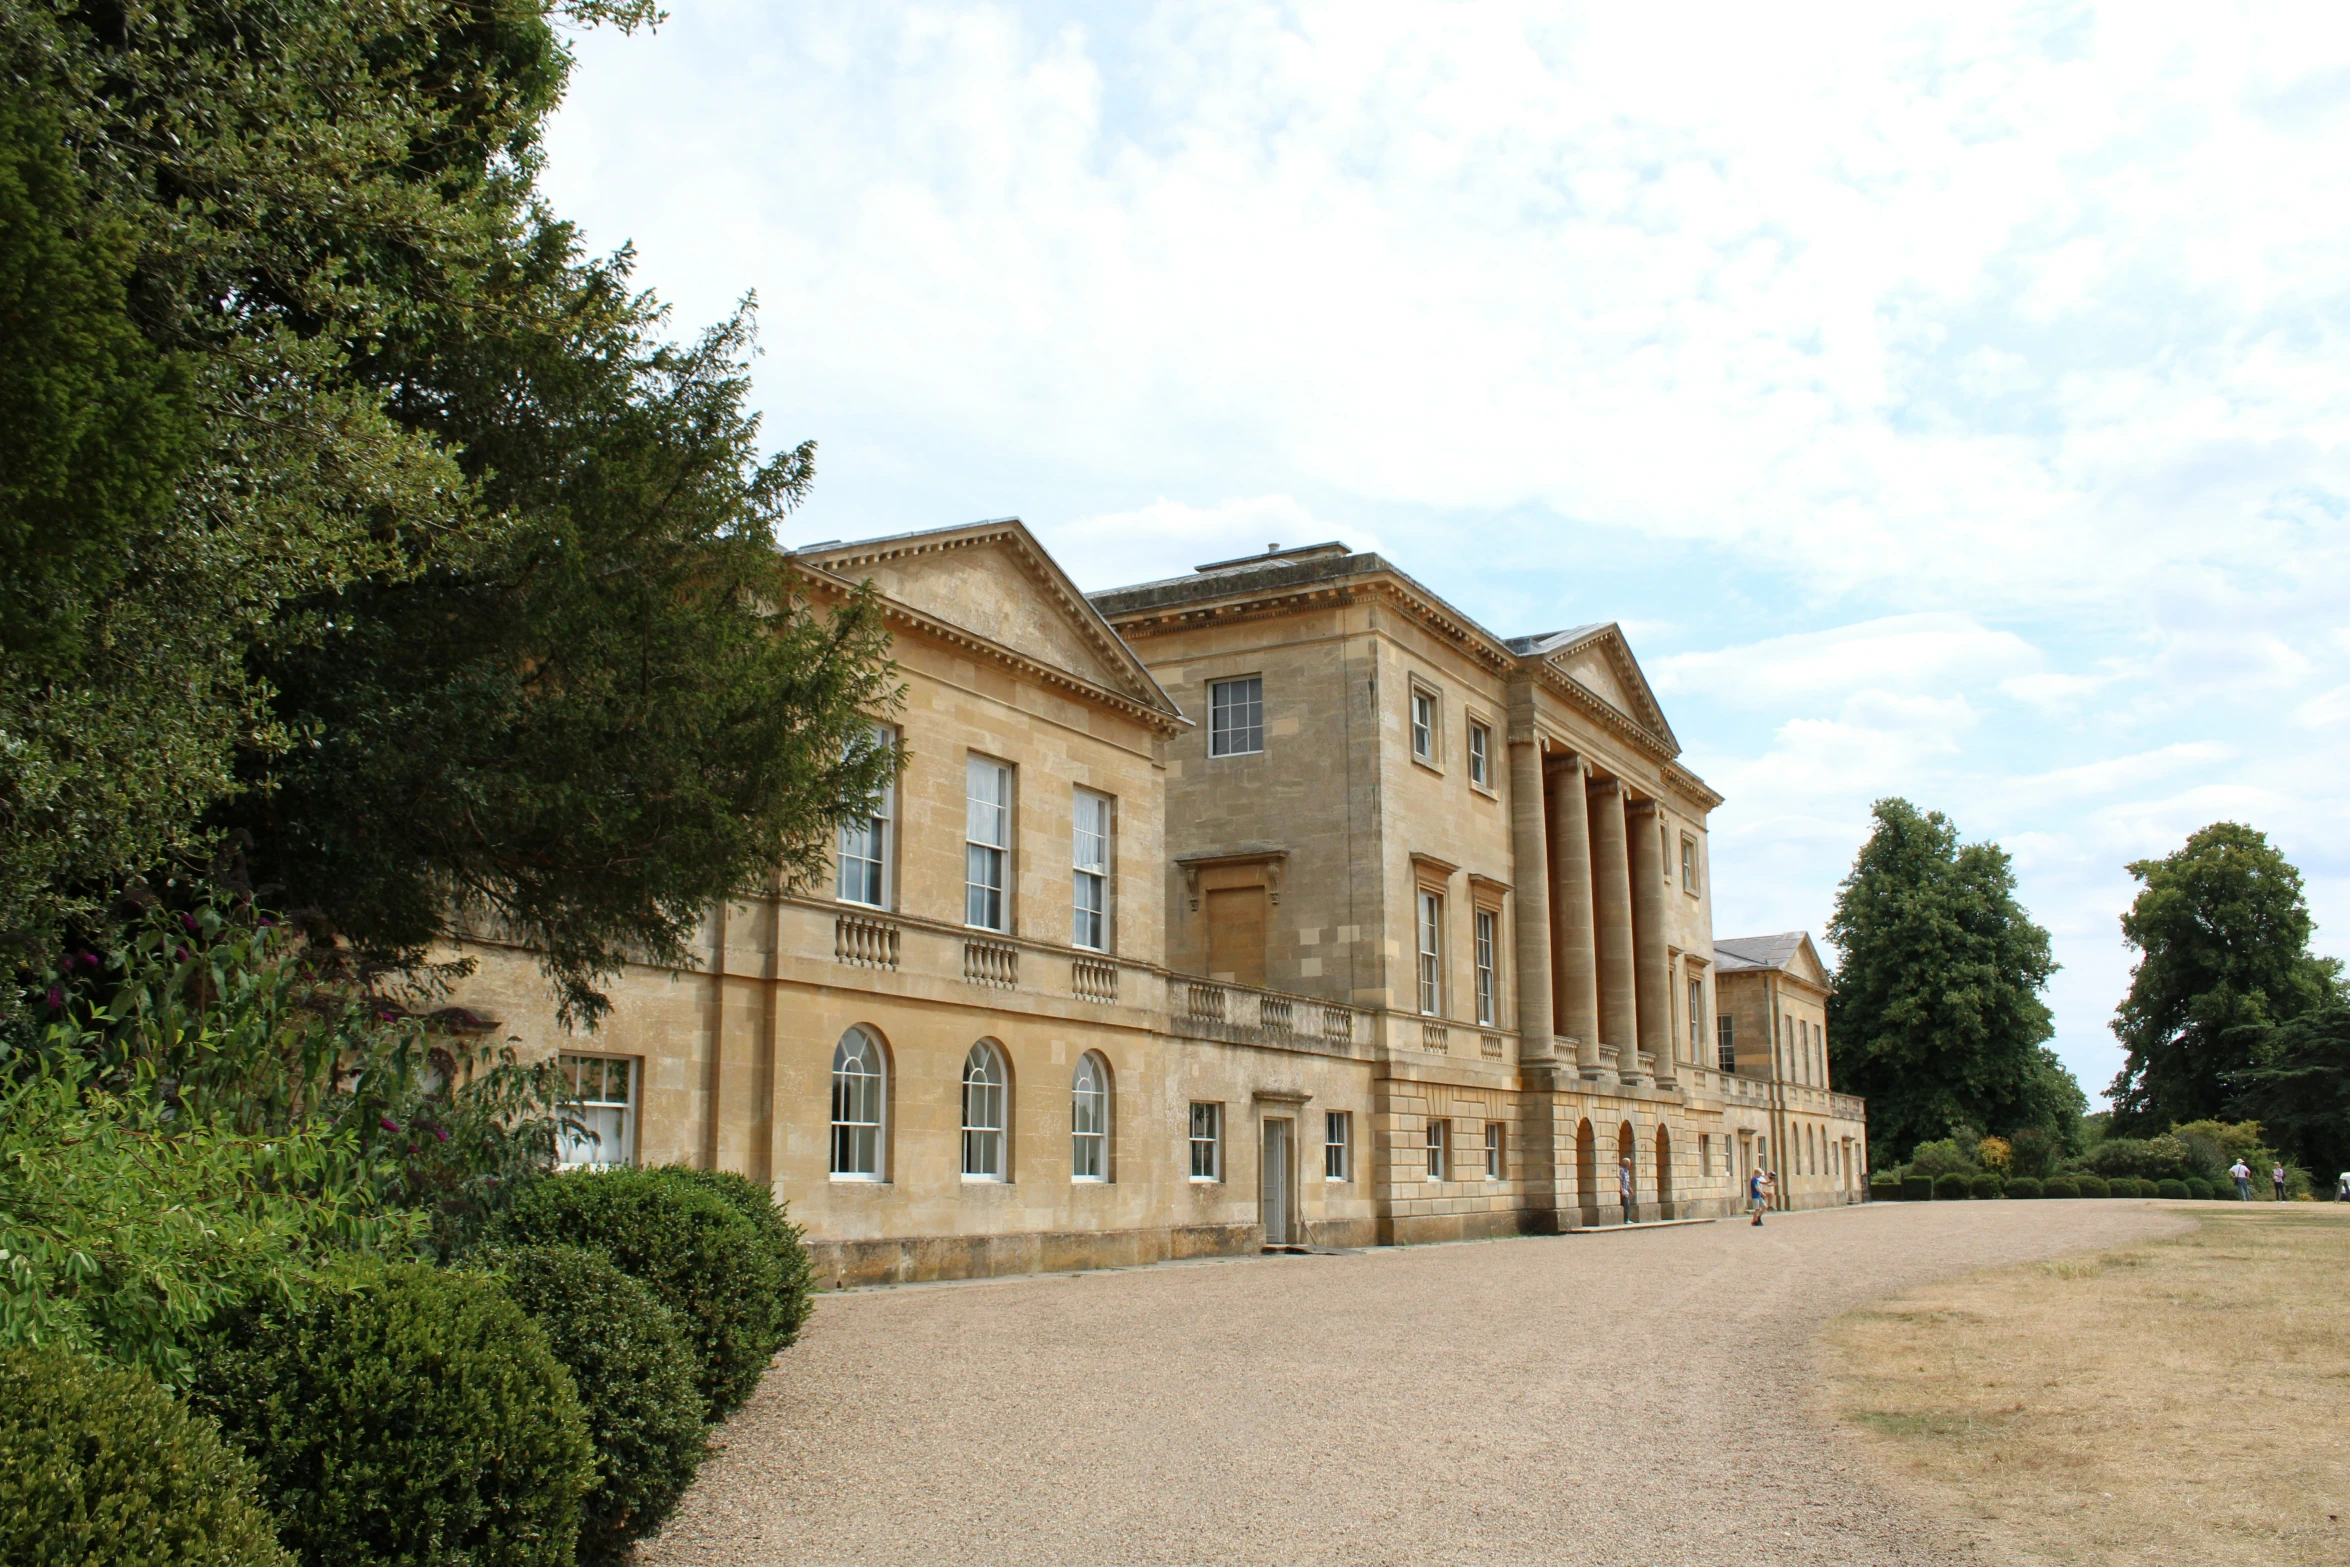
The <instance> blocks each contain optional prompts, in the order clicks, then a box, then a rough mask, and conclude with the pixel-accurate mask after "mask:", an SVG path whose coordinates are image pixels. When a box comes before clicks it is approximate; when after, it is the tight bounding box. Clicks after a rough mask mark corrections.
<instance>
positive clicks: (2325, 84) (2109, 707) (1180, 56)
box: [547, 0, 2350, 1097]
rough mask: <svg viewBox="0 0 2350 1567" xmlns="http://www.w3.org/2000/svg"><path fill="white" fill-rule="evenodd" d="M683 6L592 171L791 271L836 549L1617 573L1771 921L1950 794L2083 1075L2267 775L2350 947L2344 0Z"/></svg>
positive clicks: (2112, 1062)
mask: <svg viewBox="0 0 2350 1567" xmlns="http://www.w3.org/2000/svg"><path fill="white" fill-rule="evenodd" d="M670 3H671V6H672V11H673V15H672V16H671V18H670V20H669V21H668V22H667V23H666V24H665V25H664V26H663V27H662V28H661V29H660V30H659V31H658V32H657V33H655V34H653V35H650V36H646V35H642V34H640V35H638V36H636V37H634V38H621V37H618V36H606V35H595V36H590V37H588V38H586V39H584V40H583V41H582V43H581V46H580V55H581V62H582V69H581V72H580V75H579V78H578V81H577V83H576V85H575V88H574V91H573V95H572V98H571V101H570V103H569V105H568V106H567V107H566V109H565V110H564V112H563V114H562V116H561V118H560V120H559V121H558V123H557V125H556V128H555V131H554V135H553V138H552V148H551V151H552V163H551V166H550V168H549V170H548V176H547V185H548V188H549V190H550V191H551V193H552V195H553V197H554V200H555V202H556V205H557V207H558V208H559V209H560V210H561V211H562V212H564V213H565V214H566V215H568V216H571V217H573V218H575V219H577V220H579V221H580V222H581V223H582V224H583V225H584V226H585V228H586V230H587V232H588V237H589V239H590V241H591V243H593V244H596V245H597V246H599V247H609V246H612V245H617V244H619V243H621V242H622V241H624V240H633V241H634V242H635V244H636V246H637V249H638V251H639V254H640V257H641V269H640V274H639V275H640V278H641V280H642V281H643V282H644V283H646V284H648V285H649V286H651V287H653V288H654V289H656V290H657V291H658V292H659V293H660V294H661V295H662V296H663V297H664V298H666V299H668V300H670V301H671V302H673V303H674V305H675V306H676V309H677V312H678V320H679V324H680V327H681V329H683V328H687V327H691V326H695V325H698V324H700V323H703V322H706V321H709V320H711V319H714V318H716V317H718V316H720V315H722V314H723V313H725V312H726V310H727V309H728V308H729V307H730V305H731V304H732V302H733V301H734V300H735V299H736V298H737V297H738V296H740V295H742V294H743V293H745V292H746V291H751V290H756V292H757V295H758V298H759V303H760V310H761V320H762V322H763V340H764V345H765V357H764V358H763V359H762V361H761V363H760V367H759V375H758V400H759V403H760V406H761V407H762V409H763V410H764V411H765V414H766V419H767V430H768V434H769V436H770V438H771V439H772V440H774V441H775V442H776V443H778V444H785V443H789V442H794V441H797V440H800V439H802V438H804V437H813V438H814V439H815V440H816V441H817V442H818V443H819V446H820V453H819V459H818V462H819V472H820V480H819V485H818V490H817V495H816V498H815V500H814V502H813V503H812V504H811V505H810V506H809V507H808V508H807V509H806V511H805V512H803V513H802V514H801V515H800V516H799V517H797V518H796V519H795V520H794V528H793V533H792V537H791V538H790V539H788V540H787V542H805V541H809V540H815V539H824V538H832V537H851V538H853V537H857V536H860V535H865V534H873V533H885V532H891V531H896V530H900V529H905V528H912V527H920V526H928V525H935V524H945V523H953V522H961V521H968V520H971V519H975V518H980V517H990V516H1003V515H1018V516H1020V517H1023V518H1025V519H1026V520H1027V521H1028V523H1029V524H1030V525H1031V526H1032V527H1034V528H1035V529H1036V531H1037V532H1038V533H1039V534H1040V535H1041V536H1042V537H1043V538H1044V540H1045V541H1046V543H1047V544H1048V545H1049V546H1050V547H1051V548H1053V549H1054V550H1055V551H1056V552H1057V553H1058V554H1059V555H1060V556H1061V558H1062V559H1063V561H1064V562H1065V563H1066V564H1067V565H1068V566H1069V568H1070V570H1071V571H1072V573H1073V574H1074V575H1075V576H1076V577H1077V579H1078V581H1079V582H1080V583H1081V584H1083V585H1084V586H1087V587H1108V586H1113V585H1116V584H1119V583H1123V582H1130V581H1140V580H1145V579H1147V578H1150V577H1153V576H1160V575H1166V574H1170V573H1174V572H1179V571H1183V570H1187V569H1188V568H1189V567H1191V566H1192V565H1194V564H1195V563H1197V562H1200V561H1204V560H1210V559H1214V558H1217V557H1220V556H1224V555H1230V554H1236V553H1243V552H1247V551H1250V550H1256V549H1262V548H1263V547H1264V546H1265V545H1267V544H1268V543H1272V542H1280V543H1283V544H1302V543H1309V542H1314V541H1318V540H1322V539H1327V538H1340V539H1345V540H1347V541H1348V542H1350V543H1352V544H1355V545H1357V546H1359V547H1376V548H1378V549H1381V550H1383V551H1386V552H1388V553H1389V554H1390V555H1391V556H1392V557H1393V558H1394V559H1395V560H1397V561H1398V562H1399V563H1401V564H1402V565H1403V566H1404V567H1405V569H1407V570H1409V571H1411V572H1412V573H1413V574H1415V575H1416V576H1418V577H1419V578H1420V579H1421V580H1422V581H1423V582H1426V583H1428V584H1429V585H1430V586H1431V587H1433V588H1435V589H1436V590H1437V591H1438V592H1440V593H1442V594H1444V595H1445V596H1446V597H1448V598H1449V599H1451V600H1452V601H1453V602H1454V603H1455V604H1457V605H1459V606H1460V607H1461V608H1463V609H1465V610H1467V611H1469V612H1470V613H1472V614H1474V615H1476V616H1478V617H1479V618H1480V619H1482V620H1484V621H1485V622H1486V623H1487V624H1488V625H1490V626H1492V627H1493V628H1495V629H1496V630H1499V631H1502V632H1504V633H1505V634H1517V633H1522V632H1531V631H1542V630H1550V629H1554V628H1556V627H1560V626H1564V625H1572V624H1577V623H1580V622H1584V621H1590V620H1618V621H1621V622H1622V623H1623V624H1624V625H1625V627H1626V629H1627V631H1628V632H1629V633H1630V636H1631V639H1632V643H1633V646H1634V648H1635V650H1636V651H1637V652H1638V654H1639V655H1640V657H1641V659H1642V662H1643V664H1644V665H1645V667H1646V668H1647V670H1648V671H1649V674H1650V677H1651V678H1652V679H1653V680H1654V681H1655V682H1656V684H1657V685H1658V687H1659V690H1660V694H1661V695H1662V696H1663V698H1664V700H1665V703H1666V706H1667V710H1668V711H1669V712H1670V713H1671V715H1672V718H1673V721H1674V724H1675V727H1676V728H1677V729H1678V731H1679V732H1680V735H1681V737H1682V740H1683V743H1684V744H1685V745H1687V747H1688V748H1689V749H1688V754H1687V757H1686V760H1687V761H1688V762H1689V763H1690V764H1691V765H1692V766H1694V767H1695V768H1696V769H1697V770H1698V771H1699V772H1700V773H1701V774H1703V775H1704V776H1705V777H1706V778H1707V779H1708V780H1709V781H1710V782H1711V783H1712V784H1713V785H1714V786H1715V787H1716V788H1717V789H1719V790H1720V791H1721V792H1722V793H1723V794H1725V795H1727V796H1728V797H1729V803H1728V804H1727V805H1726V806H1724V807H1723V808H1722V810H1721V811H1720V812H1718V813H1717V814H1716V815H1715V817H1714V823H1713V826H1714V834H1713V836H1714V849H1713V861H1714V866H1715V897H1716V909H1717V914H1716V918H1717V921H1718V926H1717V929H1718V933H1719V934H1722V935H1735V934H1746V933H1752V932H1761V931H1770V930H1781V929H1787V928H1790V927H1796V926H1803V927H1809V928H1811V929H1812V930H1814V931H1817V930H1818V929H1819V928H1820V927H1821V926H1822V925H1823V924H1824V923H1825V921H1826V919H1827V916H1828V911H1829V908H1830V905H1831V902H1832V900H1833V897H1834V893H1835V887H1836V883H1837V880H1838V878H1839V877H1840V876H1842V874H1843V873H1844V871H1845V869H1846V868H1847V867H1848V866H1849V864H1850V862H1851V858H1852V853H1853V850H1854V849H1855V847H1856V846H1857V845H1858V844H1859V842H1860V840H1861V838H1862V837H1863V836H1864V835H1865V832H1866V827H1867V816H1868V807H1869V802H1870V801H1871V800H1873V799H1875V798H1877V797H1879V796H1882V795H1886V794H1902V795H1906V796H1908V797H1909V798H1910V799H1912V800H1915V801H1917V802H1919V803H1920V804H1922V805H1927V806H1934V807H1939V808H1941V809H1943V810H1944V811H1947V812H1948V813H1949V814H1950V815H1951V816H1952V817H1954V818H1955V819H1956V820H1957V822H1958V823H1959V826H1960V828H1961V829H1962V831H1963V832H1964V833H1965V834H1966V835H1967V836H1968V837H1970V838H1984V837H1988V838H1995V839H1997V840H1998V841H1999V842H2000V843H2002V844H2004V845H2005V846H2006V847H2007V848H2008V849H2009V850H2010V851H2012V852H2013V853H2014V855H2015V857H2016V863H2017V866H2018V870H2019V873H2020V877H2021V884H2022V895H2023V898H2024V901H2025V902H2026V904H2027V905H2028V906H2029V907H2030V908H2031V909H2032V911H2033V912H2034V914H2035V915H2036V916H2037V917H2038V918H2039V919H2040V920H2041V922H2042V923H2044V924H2046V925H2047V926H2049V927H2050V929H2051V930H2052V931H2053V932H2054V933H2055V937H2056V949H2057V954H2058V957H2059V959H2060V960H2061V961H2062V962H2063V964H2064V971H2063V973H2061V974H2060V975H2059V976H2058V978H2057V980H2056V982H2055V985H2054V986H2053V988H2052V991H2051V997H2050V999H2051V1002H2052V1004H2053V1005H2054V1007H2055V1010H2056V1015H2057V1040H2056V1044H2057V1048H2058V1049H2059V1051H2060V1052H2061V1053H2062V1054H2063V1056H2064V1057H2065V1059H2066V1061H2067V1062H2068V1063H2069V1064H2070V1065H2071V1066H2072V1067H2073V1069H2074V1070H2075V1071H2076V1072H2078V1073H2079V1075H2080V1077H2081V1079H2082V1081H2083V1083H2084V1085H2085V1086H2086V1087H2088V1089H2089V1090H2090V1092H2091V1094H2092V1096H2093V1097H2094V1096H2095V1095H2096V1094H2097V1092H2098V1091H2099V1090H2100V1089H2102V1088H2103V1087H2104V1086H2105V1085H2106V1083H2107V1082H2109V1081H2110V1079H2111V1078H2112V1076H2113V1073H2114V1071H2115V1069H2116V1068H2117V1067H2118V1065H2119V1059H2120V1058H2119V1052H2118V1050H2117V1049H2116V1047H2115V1045H2114V1043H2113V1039H2112V1036H2111V1034H2110V1033H2109V1032H2108V1030H2107V1021H2108V1019H2109V1017H2110V1016H2111V1013H2112V1009H2113V1005H2114V1002H2115V1000H2116V999H2117V998H2118V997H2119V995H2120V994H2121V991H2122V989H2123V987H2124V986H2125V985H2126V983H2127V976H2128V965H2129V955H2128V953H2127V951H2126V950H2125V949H2124V948H2123V947H2122V945H2121V942H2120V938H2119V934H2118V930H2117V926H2116V918H2117V916H2118V914H2119V913H2120V911H2121V910H2122V908H2123V907H2124V906H2125V905H2126V904H2127V903H2128V901H2129V898H2130V894H2131V888H2132V883H2131V881H2130V879H2129V876H2128V874H2127V872H2126V871H2125V870H2124V869H2123V866H2124V863H2125V862H2126V861H2128V860H2130V859H2133V858H2137V857H2140V856H2146V855H2153V854H2160V853H2164V852H2167V851H2168V850H2170V849H2172V848H2174V847H2176V846H2177V845H2178V843H2179V842H2180V841H2181V840H2182V839H2183V838H2184V837H2185V835H2186V834H2187V833H2188V832H2189V831H2191V830H2192V829H2194V828H2196V827H2198V826H2201V825H2203V824H2204V823H2206V822H2209V821H2212V820H2215V819H2218V818H2221V817H2234V818H2236V819H2239V820H2243V821H2248V822H2251V823H2252V824H2254V825H2255V826H2258V827H2260V828H2262V829H2264V830H2266V831H2267V832H2268V833H2269V834H2270V835H2271V836H2272V837H2273V838H2274V839H2276V840H2277V841H2279V842H2280V843H2281V844H2282V845H2283V846H2284V847H2285V849H2286V850H2287V852H2288V853H2289V854H2290V855H2291V856H2292V857H2293V859H2294V860H2295V861H2296V862H2297V863H2298V864H2299V865H2300V866H2301V867H2302V869H2303V871H2304V872H2305V873H2306V874H2307V876H2308V878H2309V883H2310V893H2311V899H2312V902H2313V904H2314V906H2315V908H2316V911H2317V914H2318V917H2319V920H2320V923H2321V931H2320V938H2319V940H2320V945H2321V947H2322V948H2323V949H2324V950H2326V951H2329V952H2334V953H2338V954H2350V939H2346V938H2350V851H2346V850H2345V847H2344V842H2343V833H2342V824H2343V820H2344V810H2345V806H2346V805H2350V785H2346V783H2345V775H2346V774H2350V609H2346V607H2345V606H2346V604H2350V530H2346V529H2345V526H2344V521H2343V514H2344V507H2345V498H2346V496H2350V451H2346V449H2345V441H2344V437H2345V431H2346V427H2345V414H2346V413H2350V382H2346V381H2345V378H2344V376H2343V374H2342V367H2343V365H2344V362H2345V360H2344V349H2345V346H2346V345H2345V342H2344V339H2345V335H2346V330H2350V265H2346V263H2350V13H2346V12H2344V11H2342V10H2341V9H2340V8H2338V7H2327V6H2319V5H2315V4H2309V5H2302V6H2295V7H2260V6H2249V7H2236V6H2228V5H2222V4H2200V5H2195V6H2180V7H2176V8H2167V7H2162V6H2159V5H2156V4H2153V3H2150V0H2132V3H2130V4H2127V5H2115V6H2110V7H2098V6H2094V5H2069V4H2046V5H2029V6H2014V7H2005V6H1998V5H1986V4H1969V5H1965V6H1951V7H1949V8H1947V9H1946V10H1943V11H1941V12H1934V11H1911V10H1908V9H1906V8H1902V7H1898V6H1888V5H1882V4H1877V5H1868V6H1855V7H1851V8H1849V9H1846V10H1843V11H1841V12H1838V11H1835V10H1833V9H1832V8H1830V7H1827V6H1808V7H1800V8H1797V9H1796V10H1794V11H1789V10H1787V9H1786V8H1783V7H1753V6H1747V7H1731V6H1717V7H1708V8H1702V9H1692V10H1682V11H1675V10H1672V9H1669V8H1665V7H1654V6H1625V5H1620V4H1619V5H1592V6H1571V5H1542V6H1516V5H1511V4H1507V3H1503V0H1478V3H1475V4H1459V5H1428V6H1413V5H1405V4H1366V3H1361V0H1356V3H1350V4H1329V5H1321V4H1295V5H1254V4H1245V3H1234V4H1165V5H1155V6H1154V5H1149V4H1142V3H1136V4H1130V5H1111V6H1103V7H1099V8H1087V7H1082V6H1071V5H1046V4H1039V5H1034V6H1027V7H1020V6H986V5H954V4H945V5H928V6H919V7H912V6H909V7H895V6H888V5H883V4H879V3H874V0H866V3H858V4H831V3H785V0H670ZM1790 18H1793V20H1790Z"/></svg>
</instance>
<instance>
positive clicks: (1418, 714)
mask: <svg viewBox="0 0 2350 1567" xmlns="http://www.w3.org/2000/svg"><path fill="white" fill-rule="evenodd" d="M1412 755H1414V756H1416V757H1418V758H1419V759H1420V760H1421V761H1423V762H1433V761H1435V760H1436V693H1435V692H1433V691H1425V690H1422V689H1421V688H1420V687H1418V686H1414V687H1412Z"/></svg>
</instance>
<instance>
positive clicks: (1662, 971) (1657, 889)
mask: <svg viewBox="0 0 2350 1567" xmlns="http://www.w3.org/2000/svg"><path fill="white" fill-rule="evenodd" d="M1628 815H1629V817H1630V842H1629V848H1630V853H1631V861H1632V969H1633V975H1634V981H1633V984H1634V992H1635V994H1636V996H1637V997H1638V1001H1637V1008H1636V1009H1637V1011H1638V1013H1639V1018H1640V1025H1639V1036H1640V1048H1641V1049H1643V1050H1645V1051H1647V1052H1648V1053H1649V1054H1650V1055H1652V1056H1654V1057H1655V1058H1656V1080H1657V1083H1658V1084H1659V1085H1660V1086H1662V1085H1664V1084H1668V1083H1672V1082H1675V1081H1676V1080H1677V1078H1678V1076H1679V1074H1677V1073H1676V1072H1674V1070H1673V999H1672V985H1673V975H1672V970H1671V968H1670V967H1669V966H1668V965H1669V961H1670V960H1669V959H1668V958H1667V956H1666V953H1665V896H1666V893H1665V867H1664V861H1663V860H1662V859H1661V858H1659V856H1660V854H1661V853H1662V850H1661V849H1660V848H1659V847H1658V840H1657V823H1658V821H1659V820H1660V819H1661V818H1660V817H1659V814H1658V812H1657V806H1656V802H1655V801H1654V800H1641V801H1639V802H1637V803H1635V804H1633V805H1632V806H1631V807H1630V808H1629V811H1628Z"/></svg>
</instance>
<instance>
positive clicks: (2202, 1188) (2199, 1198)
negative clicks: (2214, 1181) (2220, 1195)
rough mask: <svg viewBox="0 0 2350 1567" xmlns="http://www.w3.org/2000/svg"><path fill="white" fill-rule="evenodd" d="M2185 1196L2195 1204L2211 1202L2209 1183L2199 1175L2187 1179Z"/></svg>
mask: <svg viewBox="0 0 2350 1567" xmlns="http://www.w3.org/2000/svg"><path fill="white" fill-rule="evenodd" d="M2186 1185H2187V1195H2188V1196H2189V1197H2190V1198H2192V1199H2194V1200H2195V1201H2196V1202H2209V1201H2211V1183H2210V1182H2209V1181H2207V1180H2205V1179H2203V1178H2202V1177H2201V1176H2199V1175H2194V1176H2189V1177H2188V1178H2187V1182H2186Z"/></svg>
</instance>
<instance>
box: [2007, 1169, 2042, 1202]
mask: <svg viewBox="0 0 2350 1567" xmlns="http://www.w3.org/2000/svg"><path fill="white" fill-rule="evenodd" d="M2007 1195H2008V1196H2009V1197H2011V1198H2016V1199H2019V1200H2024V1201H2029V1200H2034V1199H2037V1198H2038V1197H2039V1195H2040V1183H2039V1182H2038V1181H2037V1180H2035V1179H2033V1178H2032V1177H2031V1176H2029V1175H2019V1176H2017V1177H2016V1178H2015V1179H2014V1180H2012V1181H2009V1182H2008V1183H2007Z"/></svg>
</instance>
